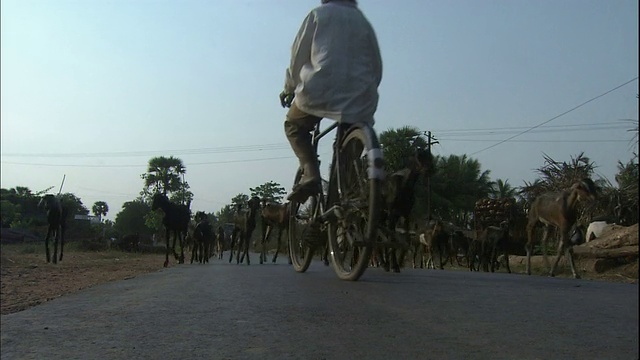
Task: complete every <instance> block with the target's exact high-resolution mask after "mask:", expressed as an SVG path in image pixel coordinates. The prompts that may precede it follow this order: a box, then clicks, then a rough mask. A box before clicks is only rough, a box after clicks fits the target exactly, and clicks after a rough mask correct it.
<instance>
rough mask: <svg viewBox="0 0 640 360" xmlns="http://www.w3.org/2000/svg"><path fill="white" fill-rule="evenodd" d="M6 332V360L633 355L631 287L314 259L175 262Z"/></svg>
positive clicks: (9, 321)
mask: <svg viewBox="0 0 640 360" xmlns="http://www.w3.org/2000/svg"><path fill="white" fill-rule="evenodd" d="M256 260H257V259H256ZM284 260H285V259H282V261H283V262H284ZM1 322H2V335H1V337H2V343H1V348H0V351H1V354H2V355H1V357H2V359H183V358H188V359H368V360H369V359H492V360H496V359H638V285H637V284H614V283H605V282H594V281H586V280H573V279H558V278H546V277H538V276H524V275H509V274H503V273H498V274H490V273H469V272H463V271H441V270H412V269H411V270H406V271H405V272H403V273H401V274H393V273H384V272H383V271H382V270H380V269H369V270H367V272H366V273H365V275H364V276H363V278H362V279H361V280H360V281H358V282H356V283H353V282H343V281H339V280H338V279H337V278H336V277H335V275H334V274H333V271H332V270H331V269H330V268H326V267H324V266H323V265H322V264H320V263H319V262H317V263H314V264H312V266H311V268H310V269H309V271H308V273H306V274H297V273H295V272H294V271H293V269H291V268H290V267H289V266H288V265H286V264H284V263H282V264H277V265H273V264H268V265H259V264H257V261H254V262H253V265H251V266H249V267H247V266H246V265H244V266H242V265H235V264H228V263H226V262H215V263H213V264H209V265H181V266H176V267H173V268H170V269H166V270H163V271H160V272H157V273H152V274H147V275H143V276H139V277H137V278H134V279H130V280H124V281H119V282H113V283H109V284H104V285H101V286H96V287H93V288H90V289H86V290H84V291H81V292H79V293H76V294H74V295H69V296H66V297H62V298H59V299H56V300H53V301H50V302H47V303H45V304H43V305H40V306H37V307H35V308H32V309H29V310H26V311H22V312H19V313H15V314H11V315H3V316H2V317H1Z"/></svg>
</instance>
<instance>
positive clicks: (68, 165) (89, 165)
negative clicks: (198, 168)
mask: <svg viewBox="0 0 640 360" xmlns="http://www.w3.org/2000/svg"><path fill="white" fill-rule="evenodd" d="M293 158H295V156H279V157H270V158H260V159H243V160H223V161H209V162H201V163H189V164H186V165H189V166H194V165H215V164H232V163H244V162H255V161H267V160H280V159H293ZM1 163H2V164H7V165H24V166H50V167H86V168H127V167H136V168H140V167H146V166H147V164H141V165H91V164H87V165H79V164H36V163H19V162H11V161H2V162H1Z"/></svg>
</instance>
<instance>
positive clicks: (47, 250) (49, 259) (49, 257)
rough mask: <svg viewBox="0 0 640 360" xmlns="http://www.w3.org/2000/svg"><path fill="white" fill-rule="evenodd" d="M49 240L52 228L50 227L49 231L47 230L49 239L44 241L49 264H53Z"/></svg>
mask: <svg viewBox="0 0 640 360" xmlns="http://www.w3.org/2000/svg"><path fill="white" fill-rule="evenodd" d="M49 238H51V226H49V230H47V237H46V238H45V239H44V248H45V250H46V253H47V263H50V262H51V253H50V252H49Z"/></svg>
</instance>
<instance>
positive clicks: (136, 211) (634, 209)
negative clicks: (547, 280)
mask: <svg viewBox="0 0 640 360" xmlns="http://www.w3.org/2000/svg"><path fill="white" fill-rule="evenodd" d="M380 143H381V146H382V148H383V152H384V158H385V167H386V171H387V173H389V174H391V173H393V172H395V171H398V170H400V169H402V168H403V167H404V166H405V165H406V161H407V160H408V159H409V157H410V156H411V155H412V154H413V153H414V152H415V150H416V149H417V148H428V147H429V145H430V144H429V139H427V137H426V135H425V133H424V132H421V131H419V130H418V129H416V128H414V127H410V126H405V127H401V128H398V129H389V130H386V131H383V132H381V133H380ZM543 162H544V163H543V165H542V166H541V167H540V168H538V169H537V174H538V178H537V179H536V180H535V181H533V182H531V183H528V182H524V184H523V185H522V186H519V187H518V186H513V185H512V184H510V183H509V180H508V179H496V180H492V179H491V177H490V173H491V172H490V170H486V169H482V166H481V164H480V162H479V161H478V160H476V159H473V158H470V157H468V156H467V155H448V156H441V155H437V154H436V155H433V164H432V166H429V167H428V171H427V172H426V174H425V176H423V177H422V178H421V179H420V180H419V182H418V185H417V189H416V202H415V206H414V209H413V212H414V214H413V218H414V219H420V220H424V219H426V216H427V212H429V213H430V215H431V216H432V217H435V218H439V219H443V220H445V221H450V222H452V223H454V224H456V225H457V226H460V227H463V228H465V227H470V225H471V222H472V218H473V210H474V206H475V203H476V201H477V200H478V199H481V198H487V197H488V198H503V197H513V198H516V200H517V201H518V203H519V204H520V206H521V207H522V209H526V208H527V206H528V203H530V202H531V201H532V199H534V198H535V197H536V196H537V195H539V194H541V193H543V192H546V191H553V190H560V189H564V188H568V187H569V186H571V184H572V183H573V182H575V181H577V180H580V179H581V178H584V177H589V178H592V179H593V176H594V169H595V168H596V165H595V163H593V162H592V161H591V160H590V159H589V158H588V157H587V156H586V155H585V154H584V153H581V154H578V155H576V156H572V157H571V158H570V160H568V161H563V162H560V161H556V160H554V159H552V158H550V157H548V156H546V155H545V156H544V158H543ZM186 172H187V168H186V166H185V165H184V163H183V162H182V160H181V159H179V158H176V157H173V156H170V157H164V156H160V157H154V158H152V159H150V160H149V162H148V166H147V171H146V172H145V173H144V174H141V175H140V177H141V179H142V182H143V188H142V190H141V191H140V193H139V196H138V197H137V198H135V199H132V200H130V201H127V202H125V203H124V204H123V206H122V209H121V210H120V212H119V213H118V214H117V215H116V217H115V221H113V222H112V221H109V220H106V221H100V224H98V225H96V226H94V229H93V230H92V229H89V228H87V227H86V225H74V226H75V227H76V228H77V229H79V230H82V231H85V232H88V233H89V235H91V234H93V236H105V237H118V236H121V235H124V234H128V233H138V234H147V235H151V234H156V233H161V231H162V224H161V215H159V214H158V213H157V212H153V211H151V197H152V196H153V194H155V193H158V192H159V193H162V194H165V195H167V196H168V197H169V198H170V200H171V201H173V202H176V203H182V204H187V205H190V203H191V202H192V200H193V196H194V194H193V193H192V192H191V190H190V187H189V184H188V182H187V181H185V174H186ZM593 180H594V181H595V182H596V185H597V186H598V188H599V190H600V196H599V197H598V200H597V201H596V203H594V204H591V205H590V206H589V207H588V208H586V209H584V210H583V218H582V221H583V222H585V221H590V220H591V219H593V218H594V217H598V216H600V217H607V218H611V219H614V220H616V221H618V222H619V223H621V224H625V225H632V224H634V223H637V222H638V157H637V154H635V153H634V154H633V157H632V159H631V160H629V161H628V162H626V163H623V162H620V161H618V173H617V174H616V176H615V181H616V183H617V184H615V185H614V184H612V183H611V182H609V181H608V180H606V179H593ZM427 185H428V186H427ZM49 190H51V189H45V190H42V191H36V192H33V191H31V190H30V189H29V188H27V187H16V188H12V189H0V201H1V210H2V211H1V214H0V217H1V222H2V227H11V228H20V229H28V230H38V229H42V227H43V226H46V219H45V214H44V212H43V211H42V210H39V209H37V204H38V201H39V199H40V197H41V196H42V195H43V194H44V193H47V192H48V191H49ZM285 195H286V190H285V188H284V187H283V186H281V185H280V184H278V183H276V182H273V181H269V182H266V183H264V184H261V185H258V186H256V187H253V188H249V189H248V194H245V193H240V194H236V195H235V196H233V197H232V198H231V201H230V203H229V204H226V205H224V206H223V207H222V208H220V209H219V210H218V211H216V212H212V213H207V215H208V216H209V219H210V221H211V223H212V224H214V226H217V225H218V224H224V223H229V222H232V221H233V215H234V213H235V208H236V207H237V206H239V205H245V204H246V202H247V201H248V200H249V198H250V197H252V196H258V197H259V198H261V199H266V200H267V201H271V202H277V203H281V202H282V201H283V198H284V196H285ZM60 196H61V197H62V198H63V201H64V202H65V204H67V205H68V206H69V209H70V213H71V214H78V215H88V214H89V213H90V211H89V209H88V208H87V207H85V205H84V204H83V203H82V201H81V199H80V198H78V197H76V196H75V195H74V194H71V193H64V194H61V195H60ZM192 210H193V209H192ZM108 212H109V206H108V204H107V203H106V202H104V201H97V202H96V203H94V204H93V206H92V207H91V213H93V214H94V215H95V216H97V217H98V218H100V219H101V218H102V216H105V215H107V213H108ZM194 212H195V211H194ZM87 229H89V230H87ZM84 235H86V234H84Z"/></svg>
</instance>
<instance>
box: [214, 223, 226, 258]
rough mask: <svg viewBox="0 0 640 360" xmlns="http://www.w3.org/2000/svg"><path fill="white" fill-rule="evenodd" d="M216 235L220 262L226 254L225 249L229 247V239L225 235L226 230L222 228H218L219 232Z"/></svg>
mask: <svg viewBox="0 0 640 360" xmlns="http://www.w3.org/2000/svg"><path fill="white" fill-rule="evenodd" d="M217 233H218V234H217V235H216V251H217V253H218V260H221V259H222V255H223V253H224V249H225V247H226V245H227V237H226V235H225V233H224V228H223V227H222V226H218V231H217Z"/></svg>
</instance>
